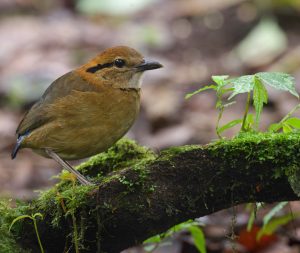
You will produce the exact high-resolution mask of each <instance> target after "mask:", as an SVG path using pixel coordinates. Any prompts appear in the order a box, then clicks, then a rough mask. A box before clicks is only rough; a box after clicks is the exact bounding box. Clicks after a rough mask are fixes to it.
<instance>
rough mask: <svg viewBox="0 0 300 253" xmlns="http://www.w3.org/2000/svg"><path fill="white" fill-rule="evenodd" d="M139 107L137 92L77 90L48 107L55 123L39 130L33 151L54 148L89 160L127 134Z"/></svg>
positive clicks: (66, 155)
mask: <svg viewBox="0 0 300 253" xmlns="http://www.w3.org/2000/svg"><path fill="white" fill-rule="evenodd" d="M139 107H140V94H139V91H138V90H134V89H128V90H124V89H108V90H104V91H101V92H90V91H89V92H81V91H73V92H72V93H71V94H70V95H68V96H66V97H63V98H61V99H59V100H58V101H56V102H55V103H53V104H51V105H49V106H48V107H47V108H46V110H45V113H47V114H48V116H49V117H50V118H51V119H52V120H51V121H50V122H49V123H48V124H46V125H45V126H43V127H41V128H39V129H37V130H35V131H34V132H33V133H32V134H31V135H30V136H29V138H28V140H27V144H28V143H29V142H31V145H30V146H31V148H33V149H34V148H38V149H40V148H43V147H44V148H45V147H47V148H51V149H53V151H55V152H57V153H58V154H59V155H60V156H61V157H62V158H65V159H70V160H71V159H80V158H84V157H88V156H91V155H94V154H97V153H99V152H102V151H104V150H106V149H107V148H109V147H110V146H112V145H113V144H114V143H115V142H116V141H117V140H119V139H120V138H121V137H122V136H123V135H124V134H126V132H127V131H128V130H129V128H130V127H131V126H132V124H133V123H134V121H135V119H136V117H137V115H138V112H139ZM27 146H28V145H27Z"/></svg>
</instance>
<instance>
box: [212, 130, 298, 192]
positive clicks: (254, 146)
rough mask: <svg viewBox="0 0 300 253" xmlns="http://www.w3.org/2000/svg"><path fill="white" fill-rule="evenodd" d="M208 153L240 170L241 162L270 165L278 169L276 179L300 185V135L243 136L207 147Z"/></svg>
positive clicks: (247, 134) (268, 134)
mask: <svg viewBox="0 0 300 253" xmlns="http://www.w3.org/2000/svg"><path fill="white" fill-rule="evenodd" d="M208 150H209V151H210V152H211V153H212V155H213V156H215V157H216V158H217V159H221V160H222V159H225V160H227V161H230V165H228V164H226V166H232V167H233V168H237V167H238V164H239V162H240V160H241V159H245V160H246V161H249V162H251V163H252V164H261V163H263V162H267V161H270V162H272V164H275V165H276V171H275V173H274V175H273V177H274V178H278V177H282V176H287V177H288V179H289V181H290V182H296V181H297V182H299V181H300V178H299V176H297V175H299V173H300V172H299V168H300V135H299V134H297V133H241V134H240V135H238V136H237V137H235V138H233V139H231V140H226V139H225V140H219V141H216V142H215V143H212V144H210V145H208ZM294 184H295V183H294ZM291 186H292V185H291ZM292 187H293V186H292Z"/></svg>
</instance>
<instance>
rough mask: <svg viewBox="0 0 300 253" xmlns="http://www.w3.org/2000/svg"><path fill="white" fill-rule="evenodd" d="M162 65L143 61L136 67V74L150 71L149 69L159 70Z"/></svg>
mask: <svg viewBox="0 0 300 253" xmlns="http://www.w3.org/2000/svg"><path fill="white" fill-rule="evenodd" d="M162 66H163V65H161V64H160V63H159V62H155V61H144V62H143V63H141V64H140V65H138V66H137V67H136V70H137V72H143V71H146V70H151V69H159V68H161V67H162Z"/></svg>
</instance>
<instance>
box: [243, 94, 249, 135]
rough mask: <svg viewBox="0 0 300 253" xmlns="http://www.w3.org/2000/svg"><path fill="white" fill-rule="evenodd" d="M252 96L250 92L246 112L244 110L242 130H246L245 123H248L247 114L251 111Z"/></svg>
mask: <svg viewBox="0 0 300 253" xmlns="http://www.w3.org/2000/svg"><path fill="white" fill-rule="evenodd" d="M250 98H251V93H250V92H248V96H247V102H246V108H245V112H244V117H243V123H242V127H241V131H245V130H246V128H245V125H246V119H247V115H248V111H249V106H250Z"/></svg>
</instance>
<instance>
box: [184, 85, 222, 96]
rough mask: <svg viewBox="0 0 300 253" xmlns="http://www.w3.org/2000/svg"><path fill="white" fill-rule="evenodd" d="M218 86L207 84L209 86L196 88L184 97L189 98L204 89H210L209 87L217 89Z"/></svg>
mask: <svg viewBox="0 0 300 253" xmlns="http://www.w3.org/2000/svg"><path fill="white" fill-rule="evenodd" d="M216 87H217V86H216V85H207V86H204V87H203V88H200V89H199V90H196V91H194V92H192V93H188V94H186V95H185V97H184V98H185V99H189V98H190V97H192V96H194V95H196V94H198V93H200V92H202V91H205V90H209V89H213V90H215V89H216Z"/></svg>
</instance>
